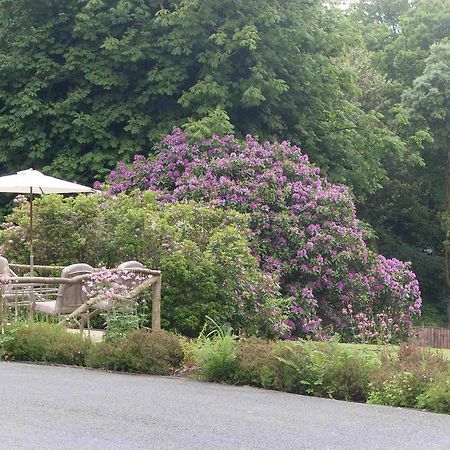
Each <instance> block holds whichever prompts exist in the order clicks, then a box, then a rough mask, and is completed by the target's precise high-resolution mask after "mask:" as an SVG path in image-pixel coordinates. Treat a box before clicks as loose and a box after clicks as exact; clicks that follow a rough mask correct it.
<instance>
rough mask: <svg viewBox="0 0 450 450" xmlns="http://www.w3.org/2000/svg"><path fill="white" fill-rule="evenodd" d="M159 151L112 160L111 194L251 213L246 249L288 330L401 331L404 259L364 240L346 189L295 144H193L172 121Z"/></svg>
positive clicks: (409, 311) (407, 324) (380, 336)
mask: <svg viewBox="0 0 450 450" xmlns="http://www.w3.org/2000/svg"><path fill="white" fill-rule="evenodd" d="M158 150H159V153H158V154H157V156H156V157H149V158H144V157H142V156H137V157H136V158H135V160H134V162H133V164H132V165H131V166H127V165H125V164H123V163H121V164H119V165H118V168H117V170H115V171H113V172H112V173H111V174H110V176H109V181H108V189H109V192H110V194H111V195H116V194H117V193H119V192H124V191H129V190H130V189H136V188H140V189H141V190H151V191H155V192H156V193H157V194H158V195H159V199H160V200H162V201H165V202H167V203H171V202H180V201H186V200H196V201H200V200H201V201H205V202H208V203H210V204H212V205H213V206H215V207H217V208H226V209H234V210H237V211H240V212H241V213H246V214H248V215H249V216H250V222H249V225H250V228H251V230H252V235H251V247H252V250H253V253H254V255H255V256H256V257H257V258H258V260H259V264H260V267H261V269H262V270H264V271H265V273H267V274H270V275H271V276H276V277H279V278H280V281H281V286H282V294H283V295H284V296H285V297H288V298H289V307H288V315H289V317H288V320H286V321H285V322H284V325H283V330H282V332H283V333H284V335H285V337H289V338H297V337H302V336H303V337H304V336H311V337H314V338H326V337H328V336H331V335H333V334H335V333H338V334H340V335H341V336H342V337H344V338H345V339H351V340H360V341H363V342H370V341H378V342H391V341H396V340H399V339H402V338H404V337H406V336H407V335H408V333H409V331H410V328H411V325H412V318H413V317H414V316H416V315H418V314H420V308H421V297H420V291H419V286H418V283H417V280H416V277H415V275H414V273H413V272H412V271H411V270H410V266H409V264H408V263H403V262H401V261H399V260H397V259H387V258H385V257H383V256H381V255H377V254H376V253H374V252H373V251H372V250H371V249H370V248H369V246H368V245H367V244H366V242H365V239H366V238H368V237H370V233H369V232H368V230H367V228H366V227H365V226H364V224H363V223H361V222H360V221H358V220H357V218H356V212H355V206H354V204H353V201H352V199H351V196H350V194H349V191H348V189H347V188H346V187H344V186H340V185H335V184H332V183H330V182H328V181H327V180H326V178H324V177H323V176H321V175H320V171H319V169H318V168H317V167H314V166H313V165H311V164H310V163H309V160H308V157H307V156H306V155H304V154H303V153H302V152H301V150H300V149H299V148H298V147H296V146H294V145H291V144H289V143H288V142H281V143H267V142H266V143H259V142H258V141H257V140H255V139H253V138H252V137H251V136H247V139H246V140H245V141H244V142H240V141H238V140H237V139H235V138H234V137H233V136H227V137H224V138H220V137H217V136H216V137H213V138H212V139H205V140H203V141H200V142H198V141H195V142H193V141H192V140H190V139H189V137H188V135H187V134H185V133H184V132H182V131H181V130H179V129H175V130H174V132H173V133H172V134H171V135H169V136H167V137H165V138H164V139H163V141H162V142H161V143H160V145H159V147H158ZM275 326H277V325H276V324H275ZM278 326H279V325H278Z"/></svg>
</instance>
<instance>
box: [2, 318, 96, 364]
mask: <svg viewBox="0 0 450 450" xmlns="http://www.w3.org/2000/svg"><path fill="white" fill-rule="evenodd" d="M8 336H9V338H7V339H4V340H3V358H4V359H9V360H16V361H42V362H48V363H57V364H74V365H80V366H81V365H84V364H85V358H86V354H87V352H88V351H89V349H90V347H91V343H90V341H89V340H87V339H85V338H83V337H82V336H81V335H80V334H77V333H69V332H68V331H67V330H66V329H65V328H62V327H60V326H58V325H51V324H46V323H35V324H26V325H18V326H15V327H13V328H12V329H10V330H9V331H8Z"/></svg>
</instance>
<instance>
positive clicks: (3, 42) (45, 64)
mask: <svg viewBox="0 0 450 450" xmlns="http://www.w3.org/2000/svg"><path fill="white" fill-rule="evenodd" d="M338 3H339V1H337V2H325V1H321V0H311V1H304V0H289V1H280V0H247V1H236V0H226V1H223V0H181V1H175V0H167V1H164V2H154V1H151V0H128V1H123V0H62V1H58V2H55V1H51V0H16V1H11V0H0V172H2V173H3V172H8V173H10V172H12V171H15V170H17V169H21V168H28V167H30V166H34V167H35V168H38V169H39V168H44V170H46V171H48V172H49V173H50V174H52V175H61V176H63V177H65V178H68V179H78V180H79V181H84V182H88V181H93V179H94V178H98V179H101V178H102V177H103V176H104V175H105V174H106V173H108V172H109V170H110V169H111V168H113V167H114V165H115V163H116V162H117V161H118V160H123V161H129V160H130V158H131V157H132V155H133V154H134V153H136V152H141V151H142V152H147V151H148V150H149V149H151V148H152V144H153V143H154V142H156V141H158V140H159V139H160V138H161V137H162V136H163V135H164V134H166V133H168V132H170V130H171V129H172V127H173V126H181V127H182V128H184V129H186V130H187V131H189V132H190V133H191V134H192V135H193V136H194V137H196V138H202V137H205V136H206V137H209V136H211V135H212V134H213V133H217V134H220V135H226V134H230V133H231V132H234V133H235V134H236V135H237V136H238V137H240V138H242V137H244V136H245V134H247V133H252V134H253V135H255V136H258V137H260V138H261V139H269V140H276V139H278V140H283V139H289V140H290V141H291V142H294V143H295V144H297V145H300V146H301V147H302V148H304V149H305V151H306V152H307V153H308V155H309V156H310V158H311V161H313V162H314V163H316V164H317V165H318V166H319V167H321V169H322V170H323V172H324V173H325V174H326V175H327V177H328V178H329V179H330V180H331V181H333V182H339V183H345V184H346V185H348V186H349V188H350V190H351V192H352V195H353V196H354V200H355V203H356V205H357V208H358V213H359V216H360V217H362V218H363V219H364V220H366V221H367V222H369V223H370V224H371V225H372V227H373V228H374V229H375V231H376V235H377V236H378V240H377V246H378V249H379V251H380V252H381V253H383V254H385V255H386V256H387V257H396V258H399V259H403V260H411V261H412V267H413V270H414V272H415V273H416V274H417V277H418V279H419V281H420V283H421V287H422V291H423V296H424V300H425V309H424V310H425V312H426V316H427V319H426V320H428V322H429V323H431V324H440V325H444V324H445V318H444V317H445V309H446V305H447V303H448V298H449V290H448V285H447V283H446V279H445V264H444V263H445V261H444V252H445V246H444V241H445V240H446V232H447V228H448V221H447V220H445V219H444V220H442V219H443V217H442V213H443V212H444V211H445V210H446V204H447V196H448V194H447V192H448V189H447V183H446V171H445V168H446V166H447V162H448V161H447V159H446V158H447V150H448V120H446V117H448V111H449V106H448V99H447V100H446V98H447V97H446V95H448V94H447V93H446V89H445V86H448V83H446V84H442V81H443V80H444V81H445V78H446V73H447V72H448V71H447V72H446V62H445V59H443V58H445V51H440V50H439V49H443V48H444V47H445V46H447V47H448V38H449V30H450V14H449V11H450V0H415V1H409V0H359V1H352V2H345V3H346V4H349V3H350V4H351V7H350V8H347V9H343V8H337V7H335V6H334V5H335V4H338ZM437 53H439V55H438V54H437ZM438 60H439V61H438ZM428 94H430V95H428ZM437 114H438V115H440V119H439V120H436V115H437ZM446 130H447V131H446ZM1 201H2V206H3V202H4V201H3V200H1ZM1 212H2V211H1V209H0V213H1ZM449 267H450V265H449Z"/></svg>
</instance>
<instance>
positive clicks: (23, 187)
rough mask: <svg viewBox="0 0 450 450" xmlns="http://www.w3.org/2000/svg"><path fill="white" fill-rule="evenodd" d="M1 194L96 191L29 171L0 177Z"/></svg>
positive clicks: (35, 171)
mask: <svg viewBox="0 0 450 450" xmlns="http://www.w3.org/2000/svg"><path fill="white" fill-rule="evenodd" d="M0 192H15V193H17V194H70V193H79V192H94V190H93V189H91V188H90V187H87V186H82V185H81V184H76V183H70V182H69V181H64V180H60V179H59V178H54V177H49V176H48V175H44V174H43V173H41V172H39V171H37V170H33V169H28V170H22V171H20V172H17V173H16V174H15V175H6V176H3V177H0Z"/></svg>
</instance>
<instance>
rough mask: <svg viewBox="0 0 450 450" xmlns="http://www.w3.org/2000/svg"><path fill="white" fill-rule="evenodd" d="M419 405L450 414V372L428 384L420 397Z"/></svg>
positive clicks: (419, 406)
mask: <svg viewBox="0 0 450 450" xmlns="http://www.w3.org/2000/svg"><path fill="white" fill-rule="evenodd" d="M417 407H418V408H423V409H428V410H430V411H434V412H438V413H446V414H450V372H448V373H447V374H445V375H444V376H442V377H440V378H438V379H437V380H435V381H433V382H432V383H430V384H429V385H428V387H427V389H426V391H425V392H423V393H422V394H421V395H420V396H419V397H418V399H417Z"/></svg>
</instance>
